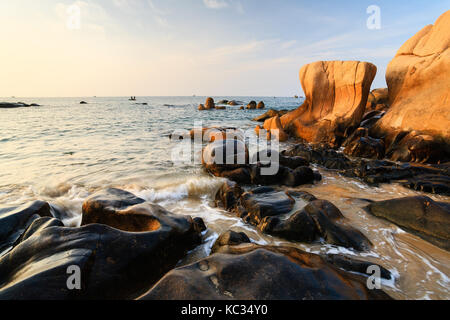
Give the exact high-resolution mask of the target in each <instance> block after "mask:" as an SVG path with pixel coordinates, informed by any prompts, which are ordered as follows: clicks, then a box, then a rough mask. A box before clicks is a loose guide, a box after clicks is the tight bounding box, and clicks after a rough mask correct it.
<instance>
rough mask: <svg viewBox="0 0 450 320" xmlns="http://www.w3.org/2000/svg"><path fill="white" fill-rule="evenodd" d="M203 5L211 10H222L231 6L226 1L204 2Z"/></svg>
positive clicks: (209, 0)
mask: <svg viewBox="0 0 450 320" xmlns="http://www.w3.org/2000/svg"><path fill="white" fill-rule="evenodd" d="M203 3H204V4H205V6H206V7H207V8H209V9H222V8H227V7H228V5H229V4H228V2H227V1H225V0H203Z"/></svg>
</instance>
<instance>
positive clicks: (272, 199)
mask: <svg viewBox="0 0 450 320" xmlns="http://www.w3.org/2000/svg"><path fill="white" fill-rule="evenodd" d="M294 204H295V200H294V199H293V198H292V197H291V196H289V195H288V194H287V193H286V192H283V191H276V190H275V189H273V188H270V187H260V188H256V189H253V190H251V191H249V192H245V193H244V194H243V195H242V196H241V205H242V206H243V208H244V209H245V212H246V214H245V215H244V216H243V217H242V218H243V219H244V221H246V222H248V223H250V224H253V225H258V224H259V223H260V222H261V221H262V220H263V219H264V218H265V217H271V216H275V215H280V214H286V213H289V212H290V211H291V210H292V209H293V208H294Z"/></svg>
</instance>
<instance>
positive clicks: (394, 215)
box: [367, 197, 450, 250]
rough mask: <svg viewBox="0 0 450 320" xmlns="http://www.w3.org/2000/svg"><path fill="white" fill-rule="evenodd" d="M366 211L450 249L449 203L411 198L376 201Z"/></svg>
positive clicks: (424, 198) (425, 198)
mask: <svg viewBox="0 0 450 320" xmlns="http://www.w3.org/2000/svg"><path fill="white" fill-rule="evenodd" d="M367 211H368V212H369V213H371V214H373V215H375V216H377V217H380V218H384V219H386V220H389V221H390V222H393V223H395V224H397V225H398V226H400V227H401V228H404V229H405V230H408V231H410V232H413V233H415V234H417V235H418V236H420V237H421V238H423V239H424V240H427V241H429V242H431V243H433V244H435V245H437V246H439V247H441V248H443V249H446V250H450V203H444V202H436V201H434V200H432V199H430V198H428V197H408V198H399V199H392V200H386V201H380V202H374V203H372V204H370V205H369V206H368V207H367Z"/></svg>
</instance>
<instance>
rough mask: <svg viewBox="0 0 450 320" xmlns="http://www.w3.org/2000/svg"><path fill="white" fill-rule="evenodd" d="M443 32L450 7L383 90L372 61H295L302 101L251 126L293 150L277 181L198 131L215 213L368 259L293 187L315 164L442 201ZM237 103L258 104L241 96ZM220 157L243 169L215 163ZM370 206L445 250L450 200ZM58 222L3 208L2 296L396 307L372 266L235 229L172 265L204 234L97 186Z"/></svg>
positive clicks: (448, 152)
mask: <svg viewBox="0 0 450 320" xmlns="http://www.w3.org/2000/svg"><path fill="white" fill-rule="evenodd" d="M446 30H450V11H449V12H446V13H445V14H444V15H443V16H442V17H440V18H439V20H438V21H437V22H436V24H435V25H434V26H427V27H426V28H425V29H423V30H422V31H420V32H419V33H418V34H417V35H416V36H414V37H413V38H412V39H410V40H409V41H408V42H406V43H405V45H404V46H402V48H401V49H400V50H399V52H398V54H397V56H396V57H395V58H394V60H393V61H392V62H391V64H390V65H389V68H388V70H387V74H386V77H387V79H388V81H387V82H388V88H387V89H376V90H372V91H370V88H371V84H372V81H373V79H374V77H375V74H376V72H377V69H376V67H375V66H374V65H373V64H371V63H368V62H359V61H319V62H315V63H312V64H309V65H306V66H304V67H303V68H302V69H301V71H300V80H301V83H302V87H303V89H304V92H305V95H306V100H305V102H304V104H303V105H302V106H300V107H299V108H298V109H296V110H293V111H290V112H288V111H276V110H269V111H268V112H266V113H265V114H263V115H261V116H260V117H257V118H255V119H254V121H258V122H264V124H263V126H257V127H256V130H255V131H256V133H257V134H258V135H262V133H263V132H264V133H265V137H266V138H267V139H268V140H270V139H276V140H278V141H280V142H283V141H289V142H291V144H290V145H291V146H290V147H289V148H286V149H285V150H283V151H282V152H280V153H279V154H278V155H276V157H275V158H276V159H278V161H279V163H278V164H279V170H278V171H277V172H276V173H275V174H273V175H265V174H263V173H262V171H263V169H265V168H267V167H268V166H270V165H271V163H270V162H267V161H263V160H262V159H263V156H262V153H261V154H260V153H257V154H256V155H251V154H249V152H248V146H247V145H246V142H245V140H242V139H240V138H239V137H237V138H235V139H229V138H228V137H227V135H226V134H225V132H226V131H227V130H229V129H230V128H216V134H214V135H210V134H209V133H208V130H207V129H208V128H204V129H201V132H200V134H201V136H202V141H205V142H206V143H207V145H206V146H205V148H204V149H203V152H202V153H203V164H202V166H203V168H204V170H205V172H207V173H209V174H210V175H212V176H215V177H219V178H224V181H225V182H224V183H223V185H222V186H221V187H220V189H219V190H217V193H216V194H215V198H214V199H213V200H214V202H215V204H216V206H217V207H219V208H222V209H223V210H225V211H227V212H229V213H230V214H232V215H235V216H237V217H239V218H240V219H242V221H243V223H245V225H246V226H248V227H250V228H254V229H256V230H258V232H260V233H262V234H266V235H269V236H273V237H276V238H278V239H283V240H286V241H288V242H290V243H292V244H296V243H317V244H320V245H325V244H327V245H334V246H338V247H342V248H346V249H348V250H353V251H355V252H366V253H368V252H370V250H371V248H372V246H373V244H372V243H371V241H370V239H369V238H368V237H367V236H366V235H365V234H364V232H363V231H362V230H359V229H358V228H356V227H354V226H352V225H351V223H349V220H348V219H347V218H346V217H345V215H344V213H343V212H342V211H341V210H340V209H339V208H338V207H337V206H336V205H334V204H333V203H331V202H330V201H327V200H323V199H317V198H316V197H315V196H314V195H313V194H312V193H310V192H306V191H304V190H302V186H305V185H309V186H311V185H314V184H315V183H317V181H320V180H321V179H322V176H321V174H320V173H319V171H318V170H317V167H320V168H321V169H323V170H330V171H333V172H335V173H337V174H339V175H341V176H343V177H349V178H352V179H355V180H358V181H361V182H363V183H365V184H366V185H367V186H370V187H373V186H377V185H378V184H381V183H399V184H401V185H403V186H405V187H407V188H410V189H413V190H417V191H421V192H423V193H425V194H426V193H429V194H436V195H445V196H449V195H450V162H449V160H450V144H449V141H450V140H449V137H450V131H449V124H450V112H449V111H450V110H449V108H450V100H449V99H450V98H449V92H448V88H449V87H450V83H449V81H450V77H448V74H449V73H450V70H448V66H449V65H450V64H449V62H450V55H449V52H450V51H449V50H448V48H449V47H450V35H449V34H448V32H447V33H445V31H446ZM442 39H444V40H445V41H443V40H442ZM431 76H433V79H431ZM416 83H420V84H424V83H425V84H424V85H421V86H418V85H416ZM430 92H431V94H430ZM241 104H243V103H242V102H240V101H221V102H219V103H218V105H216V104H215V102H214V100H213V99H212V98H208V99H207V101H206V103H205V105H200V106H199V111H204V110H213V109H214V110H223V109H224V108H226V106H239V105H241ZM2 105H5V108H12V107H16V105H17V104H9V106H7V105H8V104H0V107H1V106H2ZM225 105H226V106H225ZM21 106H22V105H21ZM23 106H24V105H23ZM17 107H19V105H17ZM241 108H244V109H245V107H241ZM246 108H247V109H250V110H255V109H261V110H262V109H265V108H266V106H265V104H264V102H262V101H261V102H260V103H257V102H256V101H251V102H250V103H249V104H248V105H247V107H246ZM424 109H425V111H424ZM418 110H419V111H420V112H419V111H418ZM195 133H196V132H195V130H193V131H192V132H191V133H190V138H193V137H194V135H195ZM217 155H223V157H224V158H227V159H229V158H231V159H235V160H236V159H238V158H240V159H243V160H244V161H242V162H238V161H234V162H233V164H228V163H227V162H226V161H222V162H220V163H226V164H219V163H218V162H217ZM253 157H254V158H253ZM251 158H253V159H251ZM222 160H223V159H222ZM366 201H367V202H368V205H367V207H366V211H367V212H368V213H370V214H371V215H373V216H375V217H378V218H381V219H385V220H387V221H389V222H391V223H394V224H396V225H398V226H399V227H400V228H402V229H403V230H405V231H406V232H409V233H413V234H415V235H417V236H419V237H420V238H422V239H424V240H425V241H427V242H429V243H431V244H433V245H435V246H437V247H439V248H442V249H444V250H447V251H449V250H450V204H449V203H446V202H440V201H434V200H432V199H431V198H429V197H427V196H417V197H401V198H398V199H390V200H386V201H371V200H366ZM298 207H300V208H301V209H299V210H296V208H298ZM66 216H68V213H67V212H65V211H64V210H62V209H61V208H59V207H57V206H55V205H53V204H51V203H48V202H44V201H36V202H33V203H30V204H26V205H24V206H22V207H18V208H8V209H2V210H0V299H1V300H8V299H13V300H28V299H33V300H36V299H37V300H51V299H56V300H64V299H70V300H72V299H73V300H76V299H142V300H161V299H166V300H192V299H198V300H203V299H205V300H210V299H220V300H232V299H237V300H253V299H257V300H270V299H273V300H305V299H306V300H315V299H318V300H328V299H336V300H342V299H344V300H390V299H392V298H391V297H390V296H389V295H388V294H387V293H386V292H385V291H384V290H383V289H377V288H375V289H372V288H369V286H368V281H370V278H369V276H370V274H369V273H368V269H369V268H370V267H373V266H375V267H377V268H378V269H379V270H380V275H381V278H383V279H389V280H394V275H393V274H392V273H391V271H389V270H388V269H387V268H385V267H383V266H381V265H376V264H374V263H372V262H369V261H364V260H360V259H355V258H353V257H349V256H347V255H344V254H314V253H309V252H306V251H303V250H300V249H299V248H296V247H294V246H288V245H260V244H256V243H252V241H251V240H250V238H249V237H248V235H246V234H245V233H242V232H241V233H238V232H235V231H233V230H228V231H226V232H224V233H222V234H221V235H220V236H219V238H218V239H217V240H216V241H215V243H214V245H213V246H212V250H211V252H210V255H209V256H207V257H205V258H202V259H200V260H198V261H195V262H193V263H191V264H189V265H182V266H180V265H179V262H180V261H181V260H182V259H183V258H185V257H186V255H187V254H188V252H190V251H191V250H193V249H195V248H196V247H198V246H199V245H200V244H201V243H202V242H203V241H205V233H206V230H207V229H208V225H206V224H205V222H204V221H203V220H202V219H201V218H199V217H190V216H187V215H177V214H174V213H172V212H170V211H168V210H166V209H165V208H163V207H161V206H158V205H156V204H154V203H150V202H148V201H146V200H144V199H142V198H139V197H138V196H136V195H135V194H132V193H130V192H127V191H124V190H120V189H106V190H102V191H100V192H97V193H95V194H93V195H91V196H90V197H89V198H87V199H85V201H84V203H83V206H82V222H81V226H80V227H73V228H71V227H66V226H64V224H63V222H62V220H64V217H66ZM73 266H77V267H79V268H80V270H81V274H82V278H81V279H82V280H81V281H82V283H81V286H80V289H79V290H72V289H70V288H69V287H68V285H67V281H68V273H67V272H68V270H69V269H70V268H71V267H73Z"/></svg>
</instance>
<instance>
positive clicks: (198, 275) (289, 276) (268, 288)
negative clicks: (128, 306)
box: [141, 244, 391, 301]
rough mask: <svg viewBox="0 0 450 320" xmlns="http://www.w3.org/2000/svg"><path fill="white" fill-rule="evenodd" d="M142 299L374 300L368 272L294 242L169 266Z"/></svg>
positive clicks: (376, 294)
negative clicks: (351, 269) (354, 270)
mask: <svg viewBox="0 0 450 320" xmlns="http://www.w3.org/2000/svg"><path fill="white" fill-rule="evenodd" d="M141 299H142V300H296V301H301V300H371V299H376V300H378V299H391V298H390V297H389V296H388V295H387V294H386V293H385V292H384V291H382V290H378V289H375V290H369V289H368V288H367V278H365V277H364V276H362V275H357V274H354V273H350V272H347V271H344V270H342V269H340V268H339V267H337V266H335V265H333V264H332V263H330V262H328V261H327V260H325V259H324V258H322V257H320V256H318V255H315V254H311V253H307V252H304V251H302V250H300V249H296V248H292V247H268V246H266V247H263V246H258V245H254V244H243V245H240V246H228V247H227V251H226V252H225V253H217V254H214V255H212V256H210V257H208V258H205V259H203V260H200V261H198V262H196V263H194V264H191V265H188V266H185V267H181V268H178V269H175V270H172V271H171V272H169V273H168V274H167V275H166V276H165V277H164V278H163V279H162V280H161V281H160V282H158V284H157V285H155V286H154V287H153V288H152V289H151V290H150V291H149V292H147V293H146V294H145V295H143V296H142V297H141Z"/></svg>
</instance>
